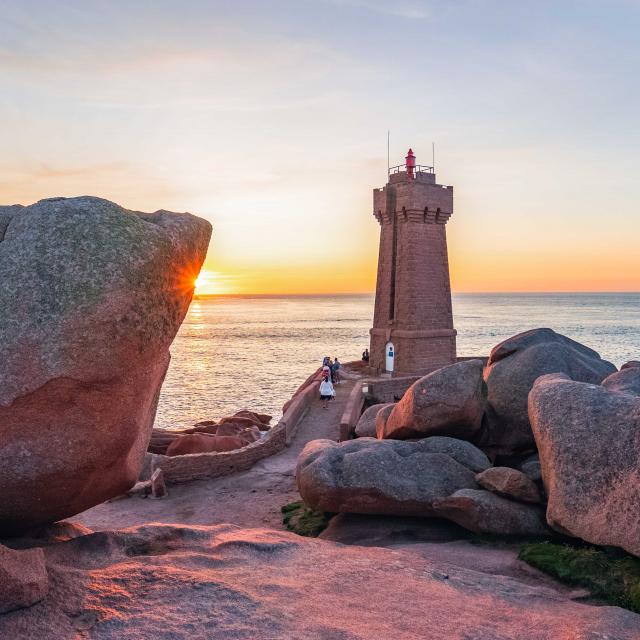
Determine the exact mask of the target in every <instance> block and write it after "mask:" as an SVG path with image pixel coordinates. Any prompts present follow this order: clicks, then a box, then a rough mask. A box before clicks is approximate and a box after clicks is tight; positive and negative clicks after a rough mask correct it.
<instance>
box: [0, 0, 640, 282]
mask: <svg viewBox="0 0 640 640" xmlns="http://www.w3.org/2000/svg"><path fill="white" fill-rule="evenodd" d="M638 33H640V0H612V1H608V2H606V3H605V2H602V1H600V0H599V1H595V0H594V1H591V0H581V1H578V0H575V1H571V0H566V1H565V0H555V1H548V2H545V1H544V0H539V1H536V2H533V1H528V0H522V1H518V2H514V1H513V0H503V1H491V0H486V1H483V0H466V1H463V0H460V1H457V0H449V1H444V0H441V1H439V2H436V1H419V0H406V1H405V2H392V1H387V2H383V1H379V0H295V1H288V0H286V1H285V0H270V1H269V2H265V1H262V2H257V1H253V0H238V1H236V2H229V1H228V0H226V1H225V2H218V1H216V0H208V1H195V0H181V1H169V0H127V1H123V0H108V1H107V0H105V1H97V0H82V1H77V0H65V2H53V1H52V0H47V1H45V0H40V1H33V0H10V1H8V0H0V87H1V90H0V140H1V141H2V145H1V147H0V203H1V204H14V203H21V204H30V203H32V202H35V201H37V200H39V199H41V198H45V197H52V196H74V195H87V194H88V195H95V196H100V197H104V198H108V199H110V200H113V201H115V202H118V203H119V204H121V205H123V206H125V207H127V208H131V209H137V210H144V211H154V210H157V209H170V210H176V211H190V212H191V213H195V214H197V215H201V216H203V217H206V218H207V219H208V220H210V221H211V222H212V223H213V226H214V233H213V238H212V242H211V246H210V249H209V254H208V257H207V260H206V263H205V270H204V272H203V274H202V275H201V278H200V281H199V282H200V286H199V289H198V290H199V291H200V292H201V293H274V294H276V293H348V292H371V291H373V290H374V287H375V272H376V261H377V251H378V232H379V228H378V225H377V222H376V221H375V219H374V218H373V216H372V189H373V188H374V187H381V186H383V185H384V183H385V181H386V169H387V167H386V164H387V157H386V156H387V148H386V145H387V130H390V132H391V144H390V153H391V164H399V163H400V162H402V161H403V158H404V156H405V154H406V151H407V149H408V147H410V146H411V147H412V148H413V150H414V151H415V153H416V156H417V159H418V162H421V163H423V164H431V144H432V142H435V150H436V152H435V156H436V157H435V167H436V173H437V179H438V182H440V183H442V184H449V185H453V186H454V215H453V216H452V218H451V219H450V221H449V223H448V225H447V236H448V244H449V259H450V267H451V279H452V287H453V289H454V291H459V292H463V291H625V290H626V291H640V250H638V239H639V238H640V216H639V215H638V213H639V209H640V207H639V203H640V180H639V179H638V173H639V171H640V82H639V81H638V78H640V38H639V37H638Z"/></svg>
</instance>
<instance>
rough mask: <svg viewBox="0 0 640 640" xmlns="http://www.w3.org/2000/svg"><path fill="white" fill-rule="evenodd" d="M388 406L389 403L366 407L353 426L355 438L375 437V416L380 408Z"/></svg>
mask: <svg viewBox="0 0 640 640" xmlns="http://www.w3.org/2000/svg"><path fill="white" fill-rule="evenodd" d="M387 406H389V403H384V402H382V403H380V404H374V405H371V406H370V407H367V408H366V409H365V410H364V412H363V414H362V415H361V416H360V419H359V420H358V422H357V424H356V428H355V434H356V437H357V438H375V437H376V416H377V415H378V411H380V409H384V408H385V407H387Z"/></svg>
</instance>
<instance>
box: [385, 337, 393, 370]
mask: <svg viewBox="0 0 640 640" xmlns="http://www.w3.org/2000/svg"><path fill="white" fill-rule="evenodd" d="M384 353H385V360H384V361H385V367H384V368H385V369H386V370H387V371H389V372H392V371H393V360H394V358H395V357H396V352H395V349H394V348H393V342H387V346H386V347H385V348H384Z"/></svg>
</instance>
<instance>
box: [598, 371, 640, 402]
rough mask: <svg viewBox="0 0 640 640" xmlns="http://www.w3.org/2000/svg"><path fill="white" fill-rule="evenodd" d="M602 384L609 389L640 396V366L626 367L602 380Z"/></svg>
mask: <svg viewBox="0 0 640 640" xmlns="http://www.w3.org/2000/svg"><path fill="white" fill-rule="evenodd" d="M602 386H603V387H604V388H605V389H608V390H609V391H616V392H617V393H627V394H629V395H632V396H640V367H626V368H624V369H620V371H617V372H616V373H612V374H611V375H610V376H608V377H607V378H605V379H604V380H603V381H602Z"/></svg>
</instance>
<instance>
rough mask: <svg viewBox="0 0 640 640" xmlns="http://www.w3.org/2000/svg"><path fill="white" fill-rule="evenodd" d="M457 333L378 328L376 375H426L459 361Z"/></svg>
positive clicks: (372, 357) (373, 342)
mask: <svg viewBox="0 0 640 640" xmlns="http://www.w3.org/2000/svg"><path fill="white" fill-rule="evenodd" d="M456 333H457V332H456V330H455V329H436V330H428V331H427V330H410V329H377V328H373V329H371V331H370V334H371V348H370V350H369V353H370V360H369V365H370V367H371V371H372V373H373V374H375V375H381V374H383V373H385V372H386V373H390V374H391V375H393V376H411V375H426V374H427V373H430V372H431V371H435V370H436V369H440V368H441V367H444V366H446V365H449V364H453V363H454V362H455V361H456Z"/></svg>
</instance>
